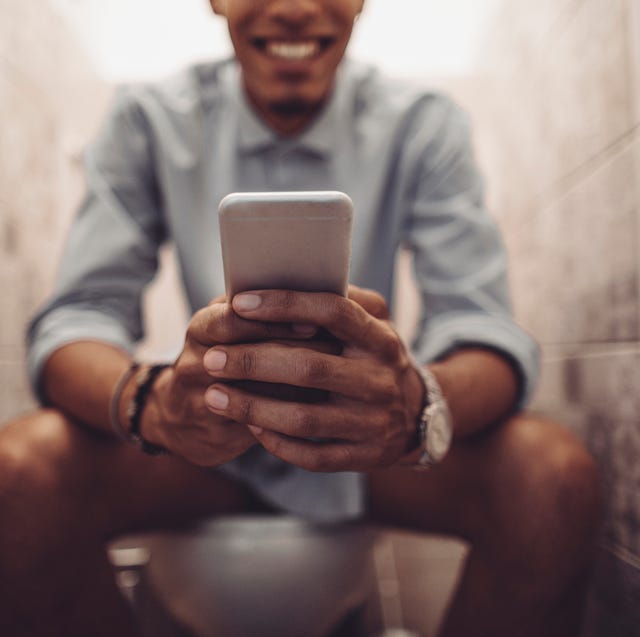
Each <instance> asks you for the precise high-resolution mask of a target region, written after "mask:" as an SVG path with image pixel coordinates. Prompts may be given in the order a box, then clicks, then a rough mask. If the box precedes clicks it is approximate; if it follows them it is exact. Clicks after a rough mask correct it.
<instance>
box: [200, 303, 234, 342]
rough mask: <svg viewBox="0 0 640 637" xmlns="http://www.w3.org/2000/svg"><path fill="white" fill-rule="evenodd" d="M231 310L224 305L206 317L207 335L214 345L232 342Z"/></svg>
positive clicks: (232, 321) (232, 320)
mask: <svg viewBox="0 0 640 637" xmlns="http://www.w3.org/2000/svg"><path fill="white" fill-rule="evenodd" d="M234 324H235V321H234V316H233V310H232V309H231V308H230V307H229V306H227V305H225V306H224V307H220V308H219V309H217V311H216V312H211V313H210V316H209V317H208V325H207V333H208V335H209V337H210V339H211V340H212V342H214V343H231V342H233V340H234V334H235V329H234Z"/></svg>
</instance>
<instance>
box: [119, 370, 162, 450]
mask: <svg viewBox="0 0 640 637" xmlns="http://www.w3.org/2000/svg"><path fill="white" fill-rule="evenodd" d="M167 367H168V365H140V364H138V363H135V362H134V363H132V364H131V366H130V368H129V370H128V371H127V372H125V374H123V377H122V379H121V381H120V383H119V384H118V387H117V388H116V392H115V393H114V396H113V398H112V404H113V405H114V406H113V408H112V413H113V414H114V415H115V414H117V417H115V422H112V426H113V428H114V430H115V431H116V433H118V435H119V437H120V438H122V439H123V440H124V441H125V442H128V443H130V444H134V445H136V446H138V447H139V448H140V449H141V450H142V451H144V452H145V453H149V454H151V455H158V454H161V453H164V452H165V449H164V448H163V447H162V446H161V445H159V444H157V443H156V442H155V438H156V436H155V431H156V429H157V427H156V426H155V425H156V423H157V421H158V420H159V419H158V415H159V409H158V408H157V401H156V399H155V397H154V395H153V392H154V385H155V382H156V380H157V379H158V377H159V376H160V375H161V374H162V372H163V371H164V370H165V369H166V368H167ZM112 421H114V417H112ZM143 428H144V429H143ZM143 431H144V434H143ZM149 431H151V432H153V433H151V434H149V433H148V432H149ZM147 435H151V438H147V437H146V436H147Z"/></svg>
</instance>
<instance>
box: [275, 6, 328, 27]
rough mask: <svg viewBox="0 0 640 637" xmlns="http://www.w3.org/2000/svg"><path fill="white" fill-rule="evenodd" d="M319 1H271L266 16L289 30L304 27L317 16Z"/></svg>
mask: <svg viewBox="0 0 640 637" xmlns="http://www.w3.org/2000/svg"><path fill="white" fill-rule="evenodd" d="M320 4H321V2H320V0H271V2H269V3H268V7H267V15H268V16H269V17H270V18H271V19H272V20H275V21H277V22H278V23H279V24H282V25H286V26H288V27H291V28H299V27H301V26H306V25H307V24H309V23H310V22H312V21H313V20H314V19H315V18H317V17H318V16H319V12H320Z"/></svg>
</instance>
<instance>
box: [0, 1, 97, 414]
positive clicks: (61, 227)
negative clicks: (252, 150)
mask: <svg viewBox="0 0 640 637" xmlns="http://www.w3.org/2000/svg"><path fill="white" fill-rule="evenodd" d="M106 93H107V89H106V87H105V86H104V85H103V84H102V83H100V82H99V81H98V80H97V79H96V77H95V76H94V74H93V73H92V71H91V69H90V66H89V64H88V63H87V62H86V59H85V55H84V53H83V52H82V51H81V49H80V47H78V46H76V45H75V43H74V39H73V36H72V34H71V33H69V31H68V29H67V28H66V27H65V25H64V23H63V21H62V20H61V19H60V18H59V16H58V15H57V14H56V13H55V12H54V11H52V9H51V8H50V7H49V3H47V2H41V1H38V0H20V1H19V2H16V1H15V0H0V121H1V122H2V134H1V135H0V290H2V292H3V301H2V303H0V422H2V421H4V420H5V419H7V418H8V417H9V416H14V415H15V414H17V413H18V412H20V411H22V410H24V409H27V408H28V407H30V406H31V405H32V399H31V397H30V394H29V390H28V389H27V383H26V381H25V372H24V349H23V332H24V326H25V324H26V321H27V317H28V316H29V315H30V314H31V313H32V312H33V310H34V308H35V307H36V306H37V305H38V304H39V303H40V302H41V301H42V299H43V298H44V296H45V295H46V292H47V290H48V289H49V288H50V285H51V280H52V275H53V272H54V271H55V267H56V263H57V260H58V255H59V251H60V247H61V244H62V237H63V235H64V232H65V229H66V226H67V224H68V219H69V214H70V213H71V211H72V209H73V207H74V203H75V201H76V200H77V198H78V197H79V195H80V193H81V188H82V180H81V176H80V171H79V166H78V162H79V157H80V153H81V150H82V147H83V144H84V142H85V140H86V138H87V136H88V134H89V132H90V131H91V129H92V128H93V126H94V123H95V121H96V116H97V114H98V112H99V111H100V110H101V107H102V105H103V104H104V102H105V98H106Z"/></svg>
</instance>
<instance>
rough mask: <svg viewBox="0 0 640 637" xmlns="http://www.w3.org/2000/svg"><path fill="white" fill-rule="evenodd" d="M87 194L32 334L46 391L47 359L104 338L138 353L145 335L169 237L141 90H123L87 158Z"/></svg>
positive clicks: (31, 347) (32, 370)
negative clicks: (145, 312) (145, 309)
mask: <svg viewBox="0 0 640 637" xmlns="http://www.w3.org/2000/svg"><path fill="white" fill-rule="evenodd" d="M85 175H86V184H87V186H86V188H87V190H86V195H85V197H84V200H83V202H82V204H81V205H80V207H79V210H78V212H77V214H76V216H75V219H74V221H73V223H72V226H71V229H70V232H69V235H68V238H67V242H66V247H65V250H64V255H63V258H62V262H61V266H60V270H59V272H58V276H57V280H56V284H55V288H54V293H53V295H52V297H51V299H50V300H49V301H48V302H47V303H46V305H45V306H44V307H43V308H42V309H41V310H40V311H39V312H38V314H37V315H36V316H35V317H34V318H33V320H32V321H31V323H30V325H29V327H28V331H27V348H28V359H27V363H28V371H29V378H30V381H31V383H32V386H33V388H34V390H35V392H36V394H38V395H39V396H40V398H42V396H41V392H40V391H39V383H40V376H41V372H42V368H43V366H44V363H45V362H46V360H47V358H48V357H49V356H50V355H51V354H52V353H53V352H54V351H55V350H56V349H58V348H59V347H61V346H62V345H64V344H67V343H70V342H73V341H78V340H97V341H103V342H107V343H110V344H112V345H115V346H117V347H120V348H123V349H125V350H131V349H132V347H133V345H134V343H135V342H136V341H137V340H139V339H140V338H141V337H142V336H143V326H142V317H141V296H142V292H143V289H144V287H145V286H146V285H147V284H148V283H149V282H150V280H151V279H152V278H153V276H154V274H155V272H156V269H157V264H158V258H157V253H158V249H159V247H160V244H161V243H162V241H163V240H164V237H165V229H164V223H163V217H162V213H161V201H160V199H161V198H160V194H159V188H158V185H157V182H156V177H155V171H154V157H153V143H152V134H151V127H150V124H149V122H148V120H147V119H146V117H145V115H144V111H143V109H142V107H141V106H140V104H139V103H138V100H136V98H135V93H134V89H121V90H120V91H119V92H118V94H117V96H116V99H115V103H114V105H113V107H112V109H111V112H110V114H109V115H108V117H107V120H106V123H105V125H104V126H103V128H102V130H101V132H100V134H99V135H98V137H97V139H96V141H95V142H94V144H92V146H91V147H90V148H89V149H88V150H87V152H86V154H85Z"/></svg>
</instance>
